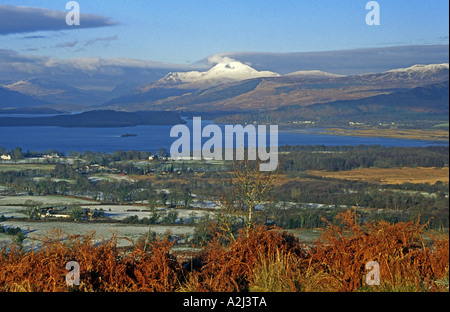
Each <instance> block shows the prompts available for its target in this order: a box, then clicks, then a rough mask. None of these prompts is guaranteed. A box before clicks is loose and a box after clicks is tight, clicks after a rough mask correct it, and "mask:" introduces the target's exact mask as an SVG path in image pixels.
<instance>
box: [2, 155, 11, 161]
mask: <svg viewBox="0 0 450 312" xmlns="http://www.w3.org/2000/svg"><path fill="white" fill-rule="evenodd" d="M0 159H1V160H11V155H2V156H0Z"/></svg>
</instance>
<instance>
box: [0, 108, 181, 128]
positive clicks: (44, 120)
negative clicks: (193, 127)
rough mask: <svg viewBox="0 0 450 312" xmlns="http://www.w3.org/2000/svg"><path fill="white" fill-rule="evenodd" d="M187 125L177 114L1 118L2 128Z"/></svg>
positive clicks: (99, 112)
mask: <svg viewBox="0 0 450 312" xmlns="http://www.w3.org/2000/svg"><path fill="white" fill-rule="evenodd" d="M184 123H186V122H185V121H184V120H183V119H181V117H180V116H179V114H178V113H175V112H155V111H154V112H134V113H127V112H117V111H113V110H96V111H89V112H84V113H80V114H73V115H58V116H52V117H31V118H21V117H0V125H2V126H59V127H133V126H137V125H172V124H184Z"/></svg>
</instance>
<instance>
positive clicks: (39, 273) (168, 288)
mask: <svg viewBox="0 0 450 312" xmlns="http://www.w3.org/2000/svg"><path fill="white" fill-rule="evenodd" d="M358 220H359V219H358V217H357V215H356V213H355V212H354V211H351V210H348V211H347V212H345V213H341V214H339V215H338V217H337V220H336V222H334V223H333V224H331V223H330V224H328V227H327V228H326V229H324V230H323V234H322V236H321V238H320V239H319V240H317V241H316V242H315V243H314V244H313V245H305V244H303V243H301V242H300V241H299V240H298V239H297V238H296V237H294V236H293V235H291V234H288V233H286V232H284V231H282V230H280V229H278V228H268V227H265V226H253V227H252V228H251V229H250V230H248V231H247V230H246V231H245V232H244V230H243V231H242V232H241V233H240V235H238V236H237V237H236V238H235V239H230V240H229V241H228V242H227V243H224V242H223V240H222V239H220V238H221V237H220V235H217V236H216V237H215V238H213V239H212V241H211V242H210V243H209V244H207V245H206V246H204V247H203V248H202V250H201V251H200V252H196V253H193V254H186V253H179V252H175V251H173V248H172V247H173V244H174V242H173V241H171V240H169V239H167V238H165V239H157V240H155V241H153V242H151V243H149V245H148V246H146V248H143V247H144V246H143V244H142V243H138V244H134V246H133V248H132V249H131V250H130V249H127V250H126V249H120V248H118V247H117V240H116V238H115V237H112V238H111V239H109V240H105V241H102V242H101V243H98V242H95V241H94V235H93V233H91V234H88V235H85V236H64V235H63V233H60V232H53V233H51V235H49V236H48V237H47V238H46V239H44V240H42V241H41V242H40V243H41V245H40V248H39V249H38V250H36V251H33V250H31V251H26V252H25V251H23V250H21V249H20V248H17V247H15V246H14V245H10V246H6V247H4V248H3V249H2V250H0V291H33V292H36V291H39V292H42V291H47V292H55V291H103V292H113V291H115V292H126V291H156V292H173V291H214V292H222V291H236V292H238V291H448V269H449V240H448V238H445V239H442V238H437V237H435V236H433V235H432V234H430V233H429V232H428V231H425V225H420V224H419V222H416V223H413V222H410V223H396V224H389V223H387V222H384V221H380V222H374V223H369V224H360V222H359V221H358ZM68 261H77V262H78V263H79V264H80V285H78V286H68V285H67V284H66V281H65V276H66V274H67V273H68V270H66V268H65V264H66V263H67V262H68ZM369 261H376V262H377V263H379V267H380V285H378V286H375V285H372V286H369V285H366V283H365V276H366V274H367V273H368V270H367V269H366V268H365V264H366V263H367V262H369Z"/></svg>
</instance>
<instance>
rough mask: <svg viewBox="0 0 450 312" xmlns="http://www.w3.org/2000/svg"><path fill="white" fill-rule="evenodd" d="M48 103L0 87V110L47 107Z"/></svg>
mask: <svg viewBox="0 0 450 312" xmlns="http://www.w3.org/2000/svg"><path fill="white" fill-rule="evenodd" d="M48 105H49V103H48V102H46V101H43V100H38V99H35V98H33V97H31V96H28V95H25V94H21V93H19V92H16V91H13V90H8V89H5V88H2V87H0V108H23V107H35V106H48Z"/></svg>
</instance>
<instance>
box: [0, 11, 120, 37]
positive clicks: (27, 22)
mask: <svg viewBox="0 0 450 312" xmlns="http://www.w3.org/2000/svg"><path fill="white" fill-rule="evenodd" d="M68 12H69V11H66V12H64V11H58V10H50V9H44V8H34V7H24V6H13V5H7V4H0V16H1V18H0V35H7V34H17V33H31V32H37V31H59V30H69V29H74V28H73V27H71V26H68V25H67V24H66V14H67V13H68ZM80 20H82V21H83V22H82V23H80V25H79V26H78V28H96V27H105V26H115V25H118V24H119V23H118V22H115V21H112V20H111V19H110V18H109V17H105V16H100V15H96V14H87V13H81V14H80Z"/></svg>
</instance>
